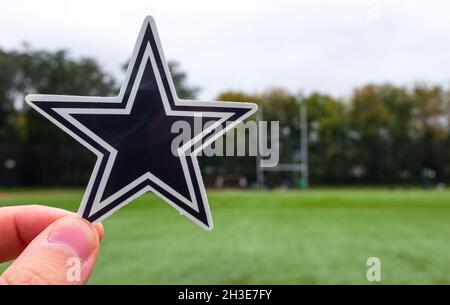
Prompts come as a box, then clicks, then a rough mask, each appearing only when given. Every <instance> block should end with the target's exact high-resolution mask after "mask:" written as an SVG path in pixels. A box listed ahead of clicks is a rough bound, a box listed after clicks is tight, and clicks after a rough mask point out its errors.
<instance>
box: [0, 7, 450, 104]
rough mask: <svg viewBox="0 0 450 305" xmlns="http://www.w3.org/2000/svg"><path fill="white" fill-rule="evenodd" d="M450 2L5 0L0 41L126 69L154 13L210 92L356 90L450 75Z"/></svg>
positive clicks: (176, 55)
mask: <svg viewBox="0 0 450 305" xmlns="http://www.w3.org/2000/svg"><path fill="white" fill-rule="evenodd" d="M449 11H450V2H449V1H444V0H442V1H438V0H431V1H430V0H428V1H411V0H410V1H403V0H391V1H381V0H368V1H364V0H359V1H358V0H354V1H353V0H352V1H350V0H347V1H337V0H334V1H332V0H330V1H326V0H320V1H318V0H315V1H312V0H311V1H288V0H276V1H264V0H259V1H257V0H227V1H211V0H210V1H207V0H205V1H200V0H189V1H186V0H184V1H170V0H146V1H141V0H133V1H113V0H109V1H94V0H89V1H86V0H78V1H63V0H59V1H48V0H40V1H25V0H14V1H5V3H4V4H3V5H2V9H1V10H0V46H1V47H4V48H13V47H17V46H19V45H20V44H21V42H23V41H27V42H30V43H31V45H32V46H34V47H39V48H47V49H55V48H66V49H69V50H70V51H71V53H72V54H73V55H74V56H80V55H84V56H90V57H94V58H96V59H97V60H99V62H100V63H101V64H102V65H103V66H104V67H105V68H106V69H107V71H109V72H111V73H113V74H115V75H117V76H118V77H120V78H121V77H122V73H121V72H120V69H119V67H120V65H121V64H122V63H123V62H124V61H125V60H126V59H127V58H128V57H129V56H130V54H131V51H132V49H133V46H134V42H135V39H136V36H137V34H138V31H139V29H140V26H141V23H142V21H143V19H144V17H145V16H146V15H153V16H154V17H155V19H156V23H157V26H158V29H159V34H160V38H161V41H162V45H163V49H164V52H165V55H166V58H168V59H174V60H177V61H179V62H180V63H181V64H182V68H183V69H185V70H186V71H187V72H188V74H189V80H190V83H192V84H195V85H198V86H200V87H201V88H202V92H201V94H200V95H201V97H202V98H205V99H212V98H214V97H215V96H216V95H217V93H219V92H220V91H223V90H226V89H242V90H246V91H250V92H254V91H260V90H263V89H266V88H270V87H274V86H277V87H284V88H287V89H289V90H291V91H294V92H296V91H299V90H302V91H304V92H306V93H308V92H311V91H313V90H320V91H324V92H328V93H332V94H335V95H339V96H345V95H348V94H349V93H350V92H351V90H352V89H353V88H354V87H355V86H358V85H361V84H364V83H367V82H383V81H391V82H394V83H396V84H410V83H412V82H414V81H429V82H434V83H440V84H448V83H450V56H449V54H450V20H449V18H448V12H449Z"/></svg>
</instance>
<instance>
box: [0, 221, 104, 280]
mask: <svg viewBox="0 0 450 305" xmlns="http://www.w3.org/2000/svg"><path fill="white" fill-rule="evenodd" d="M98 251H99V234H98V232H97V229H95V227H94V226H93V225H92V224H90V223H89V222H87V221H86V220H84V219H82V218H80V217H76V216H67V217H63V218H60V219H59V220H57V221H56V222H54V223H53V224H51V225H50V226H49V227H47V228H46V229H45V230H44V231H43V232H42V233H41V234H39V235H38V236H37V237H36V238H35V239H34V240H33V241H32V242H31V243H30V244H29V245H28V246H27V248H26V249H25V250H24V251H23V252H22V254H21V255H20V256H19V257H18V258H17V259H16V261H15V262H14V263H13V264H12V265H11V266H10V267H9V268H8V269H7V270H6V271H5V272H4V274H3V275H2V276H1V277H0V283H1V282H4V283H6V284H85V283H86V282H87V281H88V279H89V276H90V274H91V272H92V269H93V268H94V265H95V261H96V258H97V255H98Z"/></svg>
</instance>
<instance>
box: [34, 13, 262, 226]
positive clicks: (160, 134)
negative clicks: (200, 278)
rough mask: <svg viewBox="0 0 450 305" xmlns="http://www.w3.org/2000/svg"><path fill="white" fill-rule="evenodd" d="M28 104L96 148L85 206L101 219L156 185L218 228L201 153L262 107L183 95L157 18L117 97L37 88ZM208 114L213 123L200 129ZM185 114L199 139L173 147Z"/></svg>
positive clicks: (147, 26)
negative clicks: (56, 92) (175, 81)
mask: <svg viewBox="0 0 450 305" xmlns="http://www.w3.org/2000/svg"><path fill="white" fill-rule="evenodd" d="M26 101H27V103H28V104H29V105H30V106H32V107H33V108H34V109H36V110H37V111H39V112H40V113H41V114H42V115H44V116H45V117H46V118H48V119H49V120H50V121H52V122H53V123H55V124H56V125H58V126H59V127H60V128H62V129H63V130H64V131H66V132H67V133H68V134H69V135H71V136H72V137H74V138H75V139H76V140H78V141H79V142H80V143H82V144H83V145H85V146H86V147H87V148H89V149H90V150H91V151H92V152H94V153H95V154H96V155H97V162H96V164H95V167H94V170H93V172H92V175H91V178H90V181H89V183H88V186H87V189H86V192H85V194H84V196H83V200H82V202H81V206H80V210H79V213H80V214H81V215H82V216H83V217H84V218H86V219H88V220H89V221H91V222H99V221H101V220H103V219H105V218H106V217H108V216H109V215H111V214H112V213H113V212H114V211H116V210H118V209H119V208H121V207H122V206H124V205H125V204H127V203H128V202H130V201H132V200H133V199H134V198H136V197H138V196H140V195H141V194H143V193H145V192H147V191H153V192H154V193H155V194H157V195H158V196H159V197H161V198H162V199H164V200H165V201H166V202H168V203H169V204H170V205H172V206H173V207H174V208H176V209H177V210H178V211H179V212H180V213H182V214H184V215H186V216H187V217H188V218H190V219H191V220H193V221H194V222H196V223H197V224H199V225H200V226H202V227H203V228H205V229H208V230H210V229H212V227H213V223H212V219H211V213H210V209H209V205H208V199H207V197H206V192H205V188H204V186H203V182H202V178H201V174H200V170H199V166H198V163H197V158H196V155H197V153H198V151H199V150H200V149H202V148H203V147H204V146H206V145H207V144H209V143H211V141H213V140H215V139H217V138H218V137H220V136H221V135H222V134H223V133H225V132H226V131H227V130H229V129H231V128H233V127H234V126H235V125H236V124H237V123H239V122H240V121H242V120H243V119H245V118H247V117H248V116H250V115H251V114H252V113H254V112H255V111H256V105H255V104H251V103H230V102H203V101H190V100H181V99H179V98H178V97H177V96H176V92H175V89H174V85H173V82H172V79H171V77H170V73H169V69H168V66H167V63H166V61H165V59H164V55H163V53H162V49H161V44H160V41H159V38H158V34H157V31H156V26H155V23H154V20H153V18H152V17H147V18H146V19H145V21H144V24H143V26H142V28H141V31H140V33H139V37H138V40H137V43H136V46H135V49H134V52H133V55H132V57H131V60H130V64H129V67H128V71H127V76H126V80H125V82H124V84H123V85H122V88H121V90H120V92H119V95H118V96H117V97H80V96H61V95H41V94H32V95H28V96H27V97H26ZM198 116H201V117H202V119H203V123H205V122H209V123H210V125H209V127H208V128H204V129H203V130H200V131H195V128H194V118H195V117H198ZM180 120H182V121H184V122H186V123H187V124H189V126H190V127H191V131H193V134H192V138H191V139H190V140H189V141H187V143H183V145H181V146H180V147H179V148H178V153H177V154H173V153H172V149H171V145H172V143H173V142H172V141H173V140H174V138H175V137H176V136H177V134H176V133H174V132H172V126H173V124H174V123H175V122H176V121H180Z"/></svg>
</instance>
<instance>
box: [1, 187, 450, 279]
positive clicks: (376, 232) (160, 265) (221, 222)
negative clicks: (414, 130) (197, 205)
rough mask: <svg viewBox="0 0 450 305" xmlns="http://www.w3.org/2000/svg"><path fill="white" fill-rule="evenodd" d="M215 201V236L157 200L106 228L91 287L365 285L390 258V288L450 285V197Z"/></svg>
mask: <svg viewBox="0 0 450 305" xmlns="http://www.w3.org/2000/svg"><path fill="white" fill-rule="evenodd" d="M208 195H209V200H210V204H211V208H212V214H213V219H214V223H215V228H214V230H213V231H212V232H206V231H204V230H202V229H200V228H199V227H197V226H196V225H194V224H192V223H191V222H190V221H188V220H187V219H186V218H184V217H181V216H180V215H179V214H178V213H177V212H176V211H175V210H174V209H173V208H171V207H170V206H169V205H168V204H166V203H164V202H163V201H162V200H160V199H159V198H157V197H156V196H154V195H151V194H148V195H145V196H143V197H141V198H139V199H137V200H135V201H134V202H132V203H130V204H129V205H128V206H126V207H125V208H123V209H121V210H120V211H119V212H117V213H116V214H115V215H113V216H112V217H111V218H110V219H108V220H106V221H105V222H104V226H105V233H106V234H105V239H104V241H103V245H102V249H101V256H100V259H99V261H98V264H97V267H96V269H95V270H94V274H93V277H92V279H91V281H90V283H181V284H199V283H208V284H209V283H211V284H221V283H224V284H241V283H242V284H257V283H265V284H269V283H362V284H365V283H369V282H368V281H367V280H366V271H367V268H368V267H367V266H366V260H367V258H369V257H372V256H376V257H379V258H380V260H381V274H382V283H450V192H449V191H442V192H437V191H420V190H350V189H343V190H330V189H323V190H310V191H307V192H297V191H289V192H275V191H267V192H255V191H247V192H241V191H239V192H238V191H222V192H219V191H210V192H209V193H208ZM81 196H82V191H81V190H17V191H14V192H8V191H7V190H3V192H0V206H5V205H12V204H31V203H33V204H35V203H38V204H44V205H51V206H56V207H61V208H65V209H69V210H72V211H76V210H77V207H78V203H79V201H80V199H81ZM0 238H1V237H0ZM3 268H5V265H3V266H1V265H0V269H3Z"/></svg>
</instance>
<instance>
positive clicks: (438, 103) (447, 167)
mask: <svg viewBox="0 0 450 305" xmlns="http://www.w3.org/2000/svg"><path fill="white" fill-rule="evenodd" d="M170 70H171V73H172V76H173V79H174V82H175V86H176V88H177V92H178V94H179V96H180V97H181V98H195V95H196V93H197V92H198V89H197V88H195V87H192V86H190V85H188V83H187V76H186V74H185V73H184V72H183V71H181V69H180V67H179V65H177V64H176V63H174V62H171V63H170ZM118 90H119V85H118V82H117V81H116V80H115V79H114V78H113V77H112V76H111V75H109V74H108V73H106V72H105V71H104V70H103V69H102V68H101V67H100V65H99V64H98V63H97V62H96V61H95V60H93V59H90V58H81V59H75V58H72V57H71V56H70V55H69V54H68V53H67V52H66V51H55V52H51V51H43V50H35V49H32V48H30V47H26V46H25V47H24V48H22V49H20V50H16V51H5V50H1V49H0V185H2V186H12V185H27V186H30V185H84V184H85V183H86V182H87V181H88V179H89V175H90V173H91V170H92V166H93V164H94V162H95V157H94V155H93V154H92V153H90V152H89V151H88V150H87V149H85V148H84V147H83V146H82V145H80V144H78V143H77V142H76V141H75V140H73V139H72V138H71V137H70V136H68V135H66V134H65V133H64V132H63V131H61V130H60V129H59V128H56V127H55V126H54V125H53V124H51V123H50V122H48V120H46V119H44V118H43V117H42V116H41V115H39V114H38V113H37V112H36V111H33V110H31V109H29V107H28V106H27V105H25V103H24V96H25V95H26V94H29V93H35V92H38V93H47V94H73V95H87V96H113V95H116V94H117V93H118ZM218 100H225V101H252V102H256V103H257V104H259V105H260V106H261V108H262V109H263V119H264V120H266V121H274V120H277V121H279V122H280V133H281V134H280V137H281V139H280V162H281V163H297V162H300V129H299V127H300V124H299V120H300V113H299V106H300V104H301V103H306V105H307V108H308V138H309V168H310V180H311V182H312V183H313V184H345V183H362V184H413V183H414V184H417V183H422V184H424V183H428V181H435V182H447V181H449V180H450V136H449V133H450V124H449V121H450V111H449V110H450V91H449V90H447V89H444V88H443V87H441V86H431V85H428V84H416V85H414V86H410V87H399V86H393V85H390V84H382V85H376V84H369V85H366V86H363V87H360V88H357V89H355V90H354V92H353V94H352V95H351V96H350V97H349V98H347V99H341V98H336V97H333V96H330V95H327V94H321V93H312V94H309V95H302V94H292V93H290V92H287V91H285V90H283V89H272V90H268V91H266V92H263V93H260V94H248V93H245V92H237V91H229V92H223V93H222V94H220V95H219V96H218ZM236 158H239V160H237V159H236ZM200 164H201V166H202V170H203V172H204V173H205V177H206V180H207V183H210V184H211V183H214V181H216V180H217V177H222V178H223V177H225V178H226V177H230V180H231V181H232V182H231V185H233V184H234V185H235V184H236V183H239V184H240V183H241V181H242V178H243V177H244V178H245V181H246V183H245V184H247V185H250V184H252V183H253V182H254V181H255V166H256V162H255V158H254V157H232V158H230V157H210V158H207V157H201V159H200ZM268 178H270V179H272V181H273V183H274V184H276V183H281V182H283V181H287V180H292V179H294V180H295V178H296V177H295V175H294V176H293V174H292V173H283V172H281V173H276V174H271V175H269V176H268ZM293 183H295V181H294V182H293ZM225 185H226V184H225Z"/></svg>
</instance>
